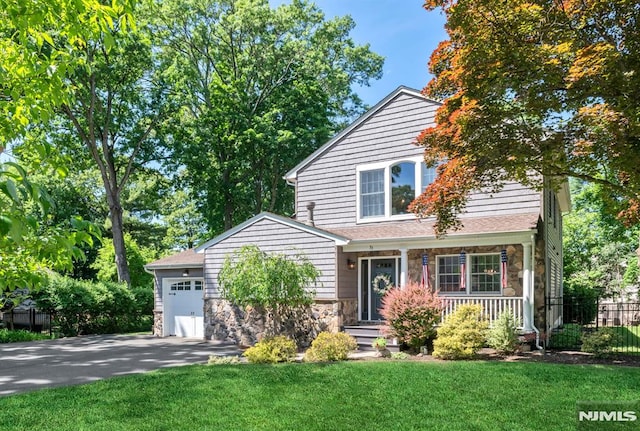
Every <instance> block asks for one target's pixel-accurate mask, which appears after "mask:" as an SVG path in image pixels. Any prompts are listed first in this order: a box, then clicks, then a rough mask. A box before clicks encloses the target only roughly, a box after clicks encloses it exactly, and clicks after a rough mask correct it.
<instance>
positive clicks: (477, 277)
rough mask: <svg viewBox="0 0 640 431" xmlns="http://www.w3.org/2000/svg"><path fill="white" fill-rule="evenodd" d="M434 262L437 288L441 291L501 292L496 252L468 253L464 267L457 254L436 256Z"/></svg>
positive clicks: (498, 259) (471, 293)
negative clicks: (435, 264) (435, 263)
mask: <svg viewBox="0 0 640 431" xmlns="http://www.w3.org/2000/svg"><path fill="white" fill-rule="evenodd" d="M436 262H437V265H438V266H437V268H436V270H437V275H436V281H437V288H438V290H439V291H440V292H442V293H461V294H470V295H492V294H499V293H500V292H501V285H500V280H501V273H500V271H501V270H502V269H501V267H502V265H501V264H500V254H498V253H491V254H468V255H467V264H466V265H464V267H463V266H462V265H461V264H460V256H459V255H450V256H438V257H437V260H436ZM461 277H464V281H465V282H464V283H462V282H461V281H462V279H461Z"/></svg>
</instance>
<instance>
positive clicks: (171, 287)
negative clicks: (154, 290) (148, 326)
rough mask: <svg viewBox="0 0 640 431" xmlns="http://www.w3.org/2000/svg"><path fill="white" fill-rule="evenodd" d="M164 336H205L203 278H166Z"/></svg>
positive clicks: (164, 287)
mask: <svg viewBox="0 0 640 431" xmlns="http://www.w3.org/2000/svg"><path fill="white" fill-rule="evenodd" d="M162 297H163V304H164V312H163V315H164V322H163V325H162V327H163V328H164V330H163V332H164V336H165V337H166V336H170V335H175V336H176V337H187V338H203V337H204V312H203V306H204V303H203V300H202V279H177V280H176V279H174V280H164V286H163V295H162Z"/></svg>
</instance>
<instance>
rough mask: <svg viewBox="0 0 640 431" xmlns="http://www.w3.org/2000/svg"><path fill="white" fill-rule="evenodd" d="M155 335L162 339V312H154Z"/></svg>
mask: <svg viewBox="0 0 640 431" xmlns="http://www.w3.org/2000/svg"><path fill="white" fill-rule="evenodd" d="M151 331H152V332H153V335H155V336H156V337H162V311H158V310H153V328H151Z"/></svg>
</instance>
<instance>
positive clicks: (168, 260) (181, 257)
mask: <svg viewBox="0 0 640 431" xmlns="http://www.w3.org/2000/svg"><path fill="white" fill-rule="evenodd" d="M203 264H204V254H203V253H196V252H195V249H193V248H190V249H189V250H185V251H181V252H179V253H176V254H172V255H170V256H167V257H163V258H162V259H158V260H156V261H153V262H151V263H148V264H146V265H145V268H147V269H160V268H193V267H201V266H202V265H203Z"/></svg>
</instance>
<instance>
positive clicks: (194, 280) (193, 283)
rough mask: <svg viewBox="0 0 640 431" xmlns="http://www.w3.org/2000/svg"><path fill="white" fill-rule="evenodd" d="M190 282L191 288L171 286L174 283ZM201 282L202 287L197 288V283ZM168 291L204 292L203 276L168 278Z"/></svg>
mask: <svg viewBox="0 0 640 431" xmlns="http://www.w3.org/2000/svg"><path fill="white" fill-rule="evenodd" d="M187 282H188V283H189V289H177V288H176V289H175V290H174V289H172V288H171V287H172V286H173V285H174V284H178V283H187ZM198 282H199V283H200V289H196V283H198ZM167 291H168V292H202V291H204V279H203V278H198V277H194V278H186V277H185V278H176V279H173V278H172V279H167Z"/></svg>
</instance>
